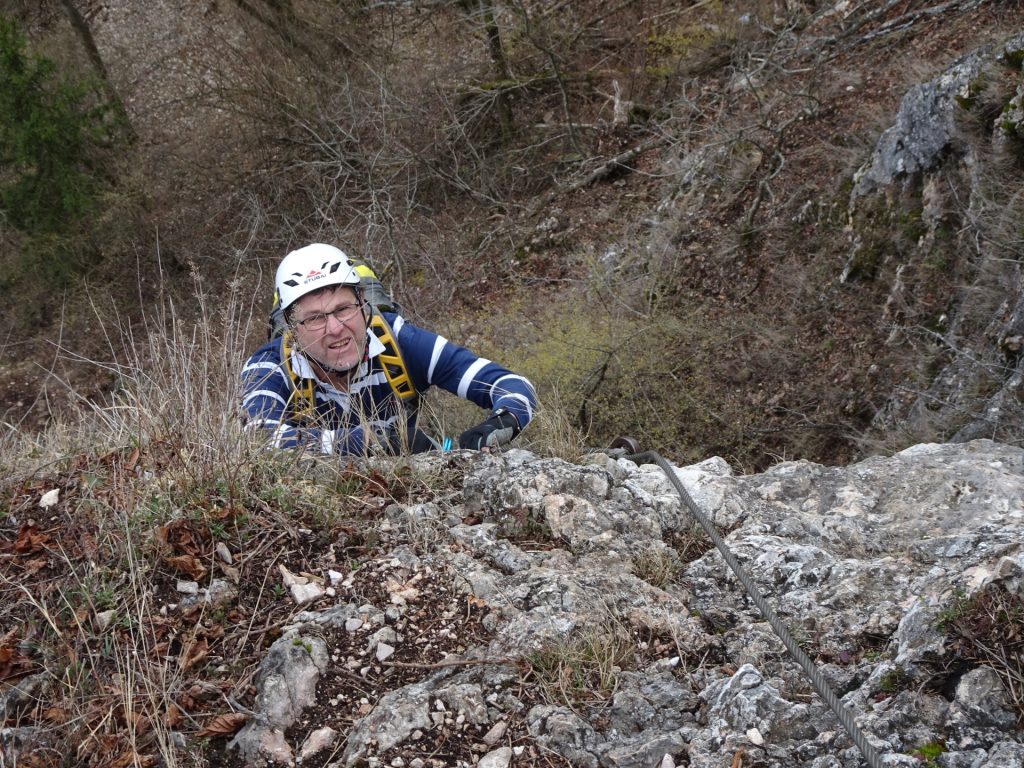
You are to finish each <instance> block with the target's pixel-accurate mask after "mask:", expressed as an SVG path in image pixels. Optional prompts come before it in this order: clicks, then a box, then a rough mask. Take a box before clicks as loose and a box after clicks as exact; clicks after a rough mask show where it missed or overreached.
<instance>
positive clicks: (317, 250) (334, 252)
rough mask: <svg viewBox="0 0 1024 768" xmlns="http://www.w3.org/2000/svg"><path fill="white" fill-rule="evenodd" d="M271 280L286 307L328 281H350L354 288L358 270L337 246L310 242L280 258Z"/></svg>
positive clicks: (329, 283)
mask: <svg viewBox="0 0 1024 768" xmlns="http://www.w3.org/2000/svg"><path fill="white" fill-rule="evenodd" d="M275 283H276V288H277V296H278V299H279V300H280V302H281V309H282V310H286V309H288V307H290V306H291V305H292V304H294V303H295V302H296V301H298V300H299V299H301V298H302V297H303V296H305V295H306V294H307V293H312V292H313V291H316V290H319V289H320V288H326V287H327V286H329V285H350V286H352V287H353V288H356V289H358V288H359V273H357V272H356V269H355V264H354V263H353V261H352V260H351V259H350V258H349V257H348V256H346V255H345V252H344V251H342V250H341V249H339V248H335V247H334V246H333V245H325V244H324V243H313V244H312V245H307V246H305V247H304V248H299V249H298V250H296V251H292V252H291V253H289V254H288V255H287V256H285V257H284V258H283V259H281V264H280V265H279V266H278V268H277V279H276V281H275Z"/></svg>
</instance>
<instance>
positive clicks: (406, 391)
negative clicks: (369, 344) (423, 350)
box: [370, 312, 416, 402]
mask: <svg viewBox="0 0 1024 768" xmlns="http://www.w3.org/2000/svg"><path fill="white" fill-rule="evenodd" d="M370 330H371V331H373V335H374V336H376V337H377V340H378V341H379V342H380V343H381V344H383V345H384V351H383V352H381V353H380V355H379V356H378V357H379V358H380V362H381V366H382V367H383V369H384V376H385V378H387V380H388V384H390V385H391V390H392V391H393V392H394V393H395V396H396V397H397V398H398V399H399V400H400V401H402V402H405V401H407V400H409V399H410V398H413V397H416V387H415V386H413V383H412V379H410V378H409V371H408V370H407V369H406V367H405V360H403V359H402V350H400V349H399V348H398V342H397V341H395V335H394V333H393V332H392V330H391V326H390V325H389V324H388V321H387V320H385V319H384V318H383V317H382V316H381V315H380V313H379V312H374V313H373V315H371V317H370Z"/></svg>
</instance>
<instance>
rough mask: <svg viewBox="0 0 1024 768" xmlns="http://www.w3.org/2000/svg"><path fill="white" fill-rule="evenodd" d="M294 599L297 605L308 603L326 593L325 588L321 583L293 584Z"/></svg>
mask: <svg viewBox="0 0 1024 768" xmlns="http://www.w3.org/2000/svg"><path fill="white" fill-rule="evenodd" d="M291 591H292V600H294V601H295V604H296V605H306V604H307V603H311V602H313V601H314V600H316V599H317V598H319V597H322V596H323V594H324V588H323V587H321V586H320V585H319V584H313V583H308V584H292V587H291Z"/></svg>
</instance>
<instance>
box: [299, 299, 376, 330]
mask: <svg viewBox="0 0 1024 768" xmlns="http://www.w3.org/2000/svg"><path fill="white" fill-rule="evenodd" d="M362 308H363V305H362V304H346V305H345V306H343V307H338V308H337V309H334V310H332V311H330V312H317V313H316V314H315V315H310V316H309V317H307V318H306V319H305V320H297V321H296V322H295V324H296V325H301V326H302V327H303V328H305V329H306V330H307V331H322V330H323V329H324V328H326V327H327V318H328V317H333V318H334V319H335V320H337V321H338V322H339V323H347V322H348V321H349V320H352V319H353V318H354V317H355V316H356V315H358V314H359V313H360V311H361V310H362Z"/></svg>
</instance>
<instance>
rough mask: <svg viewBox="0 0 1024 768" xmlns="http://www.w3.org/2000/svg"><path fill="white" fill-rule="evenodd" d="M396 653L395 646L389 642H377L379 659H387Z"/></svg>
mask: <svg viewBox="0 0 1024 768" xmlns="http://www.w3.org/2000/svg"><path fill="white" fill-rule="evenodd" d="M394 653H395V647H394V646H393V645H388V644H387V643H377V661H387V660H388V659H390V658H391V657H392V656H393V655H394Z"/></svg>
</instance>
